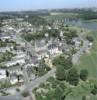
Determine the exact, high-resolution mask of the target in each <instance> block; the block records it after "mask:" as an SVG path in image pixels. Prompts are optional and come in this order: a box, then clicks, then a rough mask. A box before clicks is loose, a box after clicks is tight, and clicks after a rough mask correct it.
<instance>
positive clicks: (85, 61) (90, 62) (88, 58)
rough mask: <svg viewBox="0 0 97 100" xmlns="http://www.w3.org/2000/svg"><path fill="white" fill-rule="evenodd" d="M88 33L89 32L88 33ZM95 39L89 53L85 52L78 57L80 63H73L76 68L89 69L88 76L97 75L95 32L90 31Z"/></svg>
mask: <svg viewBox="0 0 97 100" xmlns="http://www.w3.org/2000/svg"><path fill="white" fill-rule="evenodd" d="M89 34H90V33H89ZM91 35H92V36H93V37H94V39H95V41H94V44H93V47H92V49H91V52H90V54H85V55H83V56H82V57H81V58H80V63H79V64H77V65H75V67H76V68H78V69H79V70H80V69H87V70H88V71H89V77H91V78H96V77H97V32H93V33H91Z"/></svg>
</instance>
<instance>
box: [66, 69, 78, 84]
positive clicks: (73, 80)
mask: <svg viewBox="0 0 97 100" xmlns="http://www.w3.org/2000/svg"><path fill="white" fill-rule="evenodd" d="M67 81H68V82H69V84H71V85H75V86H76V85H77V84H78V82H79V74H78V71H77V69H76V68H72V69H70V70H69V72H68V74H67Z"/></svg>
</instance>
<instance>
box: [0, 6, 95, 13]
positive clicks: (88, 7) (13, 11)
mask: <svg viewBox="0 0 97 100" xmlns="http://www.w3.org/2000/svg"><path fill="white" fill-rule="evenodd" d="M92 8H96V9H97V7H83V8H49V9H46V8H45V9H42V8H41V9H35V10H30V9H28V10H16V11H15V10H10V11H0V13H3V12H26V11H32V12H34V11H39V10H40V11H42V10H59V9H68V10H69V9H92Z"/></svg>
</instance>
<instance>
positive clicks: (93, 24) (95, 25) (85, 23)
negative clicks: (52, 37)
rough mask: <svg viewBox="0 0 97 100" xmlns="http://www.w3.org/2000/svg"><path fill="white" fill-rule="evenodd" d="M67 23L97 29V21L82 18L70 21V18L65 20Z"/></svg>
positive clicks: (92, 29)
mask: <svg viewBox="0 0 97 100" xmlns="http://www.w3.org/2000/svg"><path fill="white" fill-rule="evenodd" d="M65 23H66V24H70V25H75V26H78V27H81V28H86V29H89V30H91V31H97V22H94V21H82V20H78V21H75V20H72V21H69V20H65Z"/></svg>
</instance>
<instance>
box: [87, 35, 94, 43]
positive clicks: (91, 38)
mask: <svg viewBox="0 0 97 100" xmlns="http://www.w3.org/2000/svg"><path fill="white" fill-rule="evenodd" d="M86 38H87V40H89V41H90V42H93V41H94V38H93V37H92V36H87V37H86Z"/></svg>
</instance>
